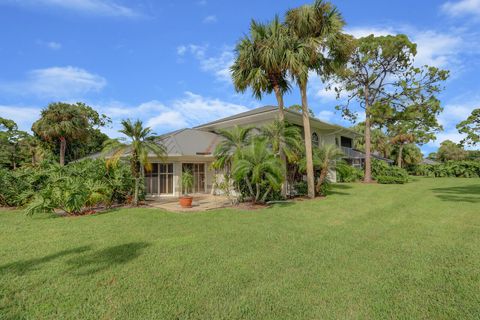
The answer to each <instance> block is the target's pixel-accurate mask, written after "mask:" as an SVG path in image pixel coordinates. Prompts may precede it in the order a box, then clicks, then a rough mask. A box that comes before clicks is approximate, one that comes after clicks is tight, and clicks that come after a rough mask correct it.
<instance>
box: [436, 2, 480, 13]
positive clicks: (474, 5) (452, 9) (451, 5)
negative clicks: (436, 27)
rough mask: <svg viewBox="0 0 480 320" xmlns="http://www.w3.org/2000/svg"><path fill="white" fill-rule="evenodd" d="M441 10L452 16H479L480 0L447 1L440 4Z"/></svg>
mask: <svg viewBox="0 0 480 320" xmlns="http://www.w3.org/2000/svg"><path fill="white" fill-rule="evenodd" d="M441 10H442V11H443V12H444V13H445V14H447V15H449V16H452V17H458V16H464V15H476V16H478V17H480V0H460V1H448V2H445V3H444V4H443V5H442V6H441Z"/></svg>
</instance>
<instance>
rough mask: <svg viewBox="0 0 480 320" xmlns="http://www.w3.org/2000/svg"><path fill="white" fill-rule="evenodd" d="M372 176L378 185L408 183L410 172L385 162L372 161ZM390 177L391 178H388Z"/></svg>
mask: <svg viewBox="0 0 480 320" xmlns="http://www.w3.org/2000/svg"><path fill="white" fill-rule="evenodd" d="M372 176H373V178H374V179H375V180H377V182H378V183H398V184H403V183H406V182H408V172H407V171H406V170H405V169H403V168H400V167H397V166H390V165H388V164H387V163H386V162H385V161H381V160H376V159H374V160H373V161H372ZM386 177H390V178H386Z"/></svg>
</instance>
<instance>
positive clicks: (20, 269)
mask: <svg viewBox="0 0 480 320" xmlns="http://www.w3.org/2000/svg"><path fill="white" fill-rule="evenodd" d="M88 250H90V246H83V247H78V248H74V249H68V250H63V251H59V252H57V253H54V254H50V255H48V256H45V257H42V258H36V259H30V260H22V261H17V262H13V263H9V264H6V265H3V266H0V274H3V273H8V272H14V273H16V274H18V275H23V274H25V273H27V272H29V271H33V270H35V269H37V268H39V267H41V266H42V265H43V264H45V263H47V262H50V261H52V260H55V259H59V258H62V257H64V256H68V255H72V254H79V253H82V252H85V251H88Z"/></svg>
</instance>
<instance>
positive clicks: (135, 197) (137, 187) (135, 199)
mask: <svg viewBox="0 0 480 320" xmlns="http://www.w3.org/2000/svg"><path fill="white" fill-rule="evenodd" d="M139 180H140V178H139V177H135V191H134V193H133V205H134V206H138V189H139V183H140V181H139Z"/></svg>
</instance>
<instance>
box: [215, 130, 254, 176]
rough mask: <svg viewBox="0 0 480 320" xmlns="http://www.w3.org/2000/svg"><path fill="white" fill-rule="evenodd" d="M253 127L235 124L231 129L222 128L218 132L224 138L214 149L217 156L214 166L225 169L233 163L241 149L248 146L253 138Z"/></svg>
mask: <svg viewBox="0 0 480 320" xmlns="http://www.w3.org/2000/svg"><path fill="white" fill-rule="evenodd" d="M252 130H253V127H240V126H234V127H233V128H231V129H220V130H218V131H217V133H218V134H219V135H220V136H221V137H222V138H223V139H222V141H221V142H220V143H219V144H218V145H217V147H216V148H215V151H214V153H213V154H214V156H215V158H216V160H215V162H214V163H213V167H215V168H217V169H224V168H225V167H226V166H227V165H229V164H231V162H232V159H233V158H234V157H235V155H237V154H238V153H239V152H240V150H241V149H242V148H243V147H245V146H247V145H248V144H249V143H250V140H251V131H252Z"/></svg>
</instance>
